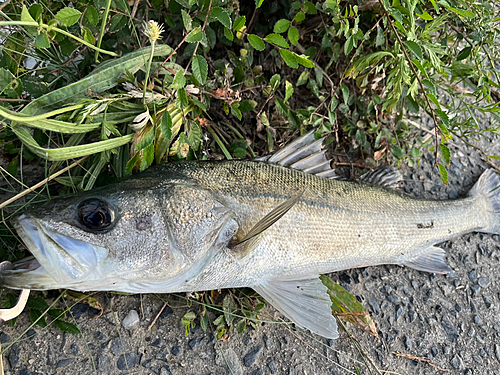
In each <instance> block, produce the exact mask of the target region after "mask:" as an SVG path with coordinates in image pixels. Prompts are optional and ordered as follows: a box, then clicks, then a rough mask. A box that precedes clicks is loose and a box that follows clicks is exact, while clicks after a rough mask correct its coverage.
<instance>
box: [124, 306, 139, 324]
mask: <svg viewBox="0 0 500 375" xmlns="http://www.w3.org/2000/svg"><path fill="white" fill-rule="evenodd" d="M139 321H140V319H139V314H138V313H137V311H135V310H130V312H129V313H128V314H127V316H126V317H125V319H123V321H122V325H123V328H125V329H131V328H134V327H135V326H136V325H138V324H139Z"/></svg>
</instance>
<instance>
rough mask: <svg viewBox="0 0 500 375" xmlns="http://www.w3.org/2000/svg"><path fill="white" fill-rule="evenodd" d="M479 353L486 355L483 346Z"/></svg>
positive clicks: (482, 355)
mask: <svg viewBox="0 0 500 375" xmlns="http://www.w3.org/2000/svg"><path fill="white" fill-rule="evenodd" d="M479 354H480V355H481V357H486V351H485V350H484V349H483V348H481V350H480V351H479Z"/></svg>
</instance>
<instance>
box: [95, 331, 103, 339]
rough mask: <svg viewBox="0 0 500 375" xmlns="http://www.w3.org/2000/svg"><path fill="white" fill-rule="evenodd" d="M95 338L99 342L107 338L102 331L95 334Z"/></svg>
mask: <svg viewBox="0 0 500 375" xmlns="http://www.w3.org/2000/svg"><path fill="white" fill-rule="evenodd" d="M95 337H96V338H97V339H98V340H104V339H105V338H106V336H104V335H103V333H102V332H101V331H97V332H96V333H95Z"/></svg>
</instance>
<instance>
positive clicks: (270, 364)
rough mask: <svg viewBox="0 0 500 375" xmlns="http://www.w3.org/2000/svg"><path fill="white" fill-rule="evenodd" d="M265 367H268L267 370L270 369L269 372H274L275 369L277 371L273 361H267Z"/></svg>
mask: <svg viewBox="0 0 500 375" xmlns="http://www.w3.org/2000/svg"><path fill="white" fill-rule="evenodd" d="M267 367H269V371H271V374H276V371H278V369H277V368H276V365H275V364H274V362H273V361H271V362H269V363H268V364H267Z"/></svg>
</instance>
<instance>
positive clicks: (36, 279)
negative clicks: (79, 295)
mask: <svg viewBox="0 0 500 375" xmlns="http://www.w3.org/2000/svg"><path fill="white" fill-rule="evenodd" d="M13 225H14V228H15V229H16V230H17V233H18V234H19V236H20V237H21V239H22V240H23V242H24V244H25V245H26V246H27V248H28V250H29V251H30V252H31V254H32V256H30V257H28V258H25V259H22V260H20V261H17V262H15V263H13V264H11V265H9V264H6V262H3V263H2V265H3V267H0V285H2V286H6V287H9V288H13V289H35V290H46V289H57V288H69V287H71V286H72V285H76V284H78V283H79V281H81V280H82V279H87V278H88V275H89V273H90V272H91V271H93V270H95V268H96V267H97V264H98V261H99V260H100V259H98V258H102V255H103V251H104V252H105V253H106V255H107V251H105V250H104V249H103V248H100V247H97V246H94V245H91V244H89V243H86V242H82V241H79V240H76V239H74V238H71V237H68V236H65V235H62V234H60V233H56V232H54V231H51V230H50V229H48V228H46V227H44V225H43V223H42V222H40V221H39V220H37V219H36V218H33V217H30V216H28V215H24V214H23V215H21V216H19V217H17V218H15V219H14V221H13ZM98 254H100V255H101V256H100V257H98Z"/></svg>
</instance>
